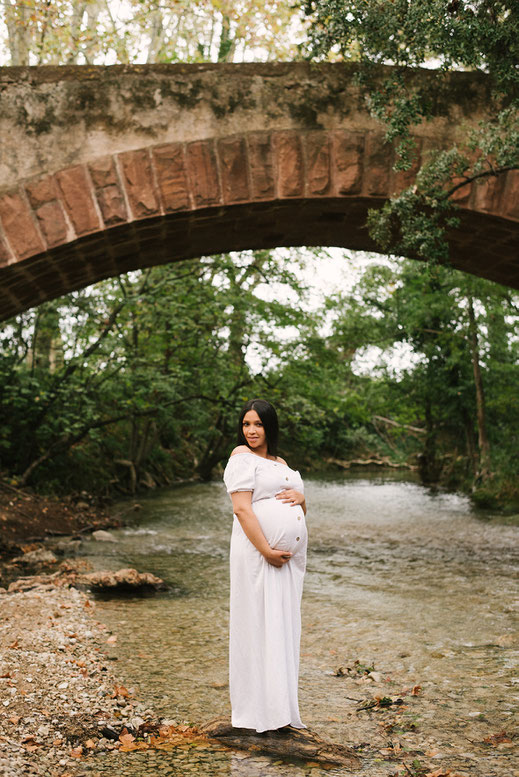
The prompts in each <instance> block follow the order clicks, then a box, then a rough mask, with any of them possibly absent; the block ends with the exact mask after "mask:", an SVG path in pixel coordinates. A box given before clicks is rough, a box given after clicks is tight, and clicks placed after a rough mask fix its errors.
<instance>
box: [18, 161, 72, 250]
mask: <svg viewBox="0 0 519 777" xmlns="http://www.w3.org/2000/svg"><path fill="white" fill-rule="evenodd" d="M25 191H26V193H27V197H28V199H29V202H30V203H31V205H32V208H33V210H34V212H35V213H36V218H37V219H38V224H39V227H40V229H41V232H42V234H43V237H44V238H45V241H46V243H47V246H48V247H49V248H53V247H54V246H57V245H61V244H62V243H65V242H66V240H67V235H68V231H69V227H68V224H67V220H66V218H65V212H64V210H63V206H62V204H61V202H60V199H59V197H60V195H59V191H58V187H57V186H56V181H55V179H54V177H53V176H51V175H48V176H45V178H40V179H39V180H37V181H31V182H30V183H27V184H26V185H25Z"/></svg>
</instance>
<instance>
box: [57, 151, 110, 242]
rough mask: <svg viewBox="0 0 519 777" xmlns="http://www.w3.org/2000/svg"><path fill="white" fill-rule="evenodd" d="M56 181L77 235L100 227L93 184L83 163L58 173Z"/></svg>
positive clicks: (85, 233)
mask: <svg viewBox="0 0 519 777" xmlns="http://www.w3.org/2000/svg"><path fill="white" fill-rule="evenodd" d="M56 181H57V185H58V188H59V190H60V192H61V196H62V200H63V203H64V205H65V208H66V211H67V214H68V217H69V219H70V221H71V222H72V226H73V227H74V229H75V231H76V235H77V236H78V237H79V236H81V235H87V234H88V233H89V232H95V231H96V230H98V229H100V228H101V227H102V225H101V224H100V223H99V217H98V215H97V210H96V206H95V202H94V192H93V190H92V184H91V183H90V180H89V178H88V175H87V172H86V169H85V168H84V167H83V165H75V166H74V167H69V168H68V169H67V170H62V171H61V172H59V173H56Z"/></svg>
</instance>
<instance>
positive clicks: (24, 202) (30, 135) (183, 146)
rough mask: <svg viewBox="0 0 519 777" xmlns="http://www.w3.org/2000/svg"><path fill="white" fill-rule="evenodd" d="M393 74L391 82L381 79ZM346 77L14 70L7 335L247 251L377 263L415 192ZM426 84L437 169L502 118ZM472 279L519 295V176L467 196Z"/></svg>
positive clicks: (250, 71) (4, 288)
mask: <svg viewBox="0 0 519 777" xmlns="http://www.w3.org/2000/svg"><path fill="white" fill-rule="evenodd" d="M384 70H386V69H385V68H381V72H380V74H379V76H378V77H381V76H382V74H383V71H384ZM354 75H355V67H354V66H351V65H344V64H321V65H313V64H308V63H273V64H242V65H210V64H203V65H152V66H147V65H141V66H112V67H90V66H83V67H76V66H72V67H38V68H31V67H29V68H2V69H1V71H0V133H1V141H2V144H1V149H0V319H6V318H8V317H9V316H11V315H13V314H15V313H18V312H20V311H23V310H25V309H27V308H29V307H31V306H33V305H36V304H39V303H40V302H43V301H44V300H48V299H52V298H54V297H57V296H59V295H61V294H64V293H66V292H69V291H72V290H75V289H79V288H82V287H84V286H86V285H87V284H90V283H93V282H95V281H98V280H101V279H103V278H107V277H109V276H113V275H116V274H118V273H121V272H125V271H127V270H131V269H136V268H141V267H147V266H151V265H154V264H160V263H166V262H170V261H174V260H178V259H185V258H190V257H195V256H200V255H204V254H211V253H219V252H224V251H230V250H240V249H247V248H266V247H274V246H297V245H323V246H344V247H348V248H351V249H365V250H376V246H375V245H373V243H372V241H371V240H370V238H369V236H368V233H367V230H366V227H365V222H366V214H367V210H368V208H370V207H376V206H380V205H382V204H383V203H384V201H385V200H386V199H387V197H388V196H389V195H390V194H391V193H392V192H395V191H398V190H399V189H400V188H402V187H404V186H407V185H408V184H409V183H410V182H411V181H412V179H413V175H414V173H413V171H410V172H408V173H405V174H403V173H398V174H397V173H395V172H393V171H392V162H393V157H394V151H393V148H392V147H391V145H389V144H387V143H386V142H385V141H384V137H383V127H382V126H381V125H380V123H378V122H377V121H376V120H375V119H373V118H372V117H371V116H370V115H369V114H368V113H367V111H366V109H365V107H364V100H363V98H362V95H361V94H360V92H359V90H358V88H357V87H356V85H355V79H354ZM410 78H413V79H415V80H416V81H418V82H421V86H425V88H426V89H427V90H428V91H429V93H430V95H431V99H432V102H433V104H434V106H435V111H434V112H435V115H434V118H433V119H432V120H431V121H429V122H427V123H424V124H422V125H420V126H416V127H415V128H414V135H415V137H416V140H417V143H418V148H419V151H420V156H421V157H423V155H424V154H426V153H427V151H428V150H429V149H431V148H436V147H442V146H444V145H445V144H447V143H449V144H450V143H452V142H455V141H456V140H457V139H461V138H462V137H463V135H464V133H466V131H467V127H468V126H470V125H474V124H475V123H476V122H477V121H479V120H480V119H482V118H484V116H485V110H486V107H487V105H488V104H489V102H490V100H489V95H488V85H487V83H486V80H485V78H484V77H481V76H479V75H475V74H468V73H458V74H453V75H452V76H451V77H450V80H449V81H448V83H447V85H445V82H442V84H440V83H439V81H438V79H437V78H436V76H435V74H434V72H430V71H423V72H421V73H418V74H413V75H411V76H410ZM457 198H458V203H459V205H460V206H461V227H460V228H459V229H458V230H456V231H455V232H453V233H452V234H451V235H450V244H451V255H452V261H453V263H454V265H455V266H457V267H459V268H461V269H463V270H466V271H468V272H471V273H474V274H476V275H480V276H483V277H486V278H490V279H492V280H496V281H499V282H502V283H505V284H507V285H509V286H512V287H515V288H519V251H518V248H519V173H518V172H509V173H508V174H507V175H506V176H502V177H500V178H499V179H489V180H487V181H485V182H484V183H483V184H480V185H478V186H476V185H472V186H471V185H467V186H465V187H463V188H462V189H459V190H458V192H457Z"/></svg>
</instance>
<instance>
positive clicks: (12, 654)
mask: <svg viewBox="0 0 519 777" xmlns="http://www.w3.org/2000/svg"><path fill="white" fill-rule="evenodd" d="M110 637H111V635H110V632H109V630H108V629H107V628H106V626H104V624H102V623H100V622H98V621H97V620H96V618H95V602H94V601H93V600H92V599H91V598H89V596H88V595H87V594H85V593H83V592H81V591H79V590H77V589H75V588H68V587H55V586H53V585H49V584H36V585H35V586H34V587H33V588H31V589H30V590H25V591H18V592H7V591H5V589H0V775H1V776H2V777H22V775H23V777H33V775H38V777H40V775H41V776H42V777H43V776H44V777H69V776H70V777H72V775H74V776H75V775H80V774H84V773H85V771H84V768H83V766H82V763H81V761H82V759H83V758H85V757H87V756H88V755H89V753H93V752H99V751H110V750H114V749H115V748H116V746H117V745H116V744H115V741H116V740H117V738H118V736H119V734H120V733H121V731H122V729H123V728H124V727H126V728H127V729H128V731H129V732H130V733H131V732H132V731H133V732H137V731H139V730H140V731H142V730H143V729H145V728H146V727H148V726H149V727H150V729H151V728H153V727H156V726H157V725H159V724H160V721H158V720H157V717H156V716H155V714H154V712H153V710H151V709H149V708H147V707H146V705H145V704H143V703H140V702H139V701H138V700H137V699H135V698H134V695H133V689H132V688H125V687H124V686H122V685H121V684H120V683H119V682H118V681H117V677H116V675H115V673H114V662H113V661H112V660H111V657H110V645H111V644H112V643H113V640H111V639H110ZM105 734H106V735H105ZM114 755H115V753H114Z"/></svg>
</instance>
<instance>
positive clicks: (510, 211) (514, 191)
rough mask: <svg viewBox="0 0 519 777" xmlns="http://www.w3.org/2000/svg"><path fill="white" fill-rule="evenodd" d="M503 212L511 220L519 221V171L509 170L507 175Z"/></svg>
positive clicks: (502, 203)
mask: <svg viewBox="0 0 519 777" xmlns="http://www.w3.org/2000/svg"><path fill="white" fill-rule="evenodd" d="M501 211H502V213H503V214H504V215H505V216H507V217H508V218H510V219H515V220H518V221H519V171H517V170H509V171H508V172H507V173H506V183H505V185H504V191H503V196H502V198H501Z"/></svg>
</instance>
